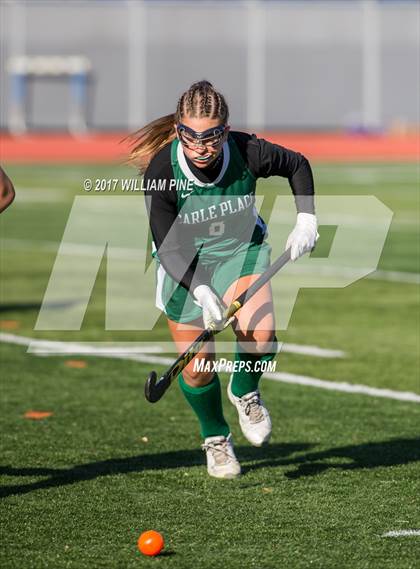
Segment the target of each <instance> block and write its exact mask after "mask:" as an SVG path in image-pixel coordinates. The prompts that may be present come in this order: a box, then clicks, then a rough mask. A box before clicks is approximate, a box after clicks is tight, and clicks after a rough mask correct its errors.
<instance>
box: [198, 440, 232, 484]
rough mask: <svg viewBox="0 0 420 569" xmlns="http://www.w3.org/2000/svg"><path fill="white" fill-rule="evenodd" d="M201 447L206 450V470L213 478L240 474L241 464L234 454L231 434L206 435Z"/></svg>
mask: <svg viewBox="0 0 420 569" xmlns="http://www.w3.org/2000/svg"><path fill="white" fill-rule="evenodd" d="M201 448H202V449H203V450H205V451H206V456H207V472H208V473H209V474H210V476H214V477H215V478H236V477H237V476H239V475H240V474H241V465H240V464H239V462H238V459H237V458H236V456H235V452H234V450H233V444H232V435H231V434H230V433H229V435H228V436H227V437H223V436H217V437H207V438H206V439H204V444H203V445H201Z"/></svg>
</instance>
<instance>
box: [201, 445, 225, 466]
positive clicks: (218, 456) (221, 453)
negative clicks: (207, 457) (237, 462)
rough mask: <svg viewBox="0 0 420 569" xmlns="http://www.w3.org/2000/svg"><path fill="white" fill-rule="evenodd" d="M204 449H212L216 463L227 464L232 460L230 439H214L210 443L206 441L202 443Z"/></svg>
mask: <svg viewBox="0 0 420 569" xmlns="http://www.w3.org/2000/svg"><path fill="white" fill-rule="evenodd" d="M201 448H202V449H203V450H204V451H210V452H211V453H212V455H213V458H214V462H215V463H216V464H226V463H228V462H229V461H230V460H232V457H231V455H230V454H229V443H228V441H214V442H210V443H204V444H202V445H201Z"/></svg>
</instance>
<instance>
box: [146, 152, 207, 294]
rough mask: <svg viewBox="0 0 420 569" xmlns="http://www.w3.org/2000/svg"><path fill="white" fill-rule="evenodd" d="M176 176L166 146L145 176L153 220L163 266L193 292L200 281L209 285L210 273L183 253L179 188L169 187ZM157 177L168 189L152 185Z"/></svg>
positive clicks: (157, 247)
mask: <svg viewBox="0 0 420 569" xmlns="http://www.w3.org/2000/svg"><path fill="white" fill-rule="evenodd" d="M172 178H173V171H172V165H171V162H170V148H169V147H166V148H164V149H163V150H162V151H161V152H159V154H158V155H157V156H156V157H155V158H154V159H153V160H152V162H151V163H150V165H149V167H148V168H147V170H146V172H145V174H144V178H143V187H144V188H145V196H146V205H147V211H148V215H149V224H150V229H151V232H152V237H153V242H154V245H155V247H156V250H157V254H158V257H159V260H160V262H161V263H162V266H163V268H164V269H165V270H166V272H167V273H168V274H169V275H170V276H171V277H172V278H173V279H174V280H175V281H176V282H178V283H180V284H181V286H183V287H184V288H186V289H187V290H189V291H191V292H192V291H193V290H194V289H195V288H196V287H197V286H199V285H209V276H208V274H207V272H206V271H205V269H204V267H202V265H200V263H199V262H198V261H197V259H195V260H194V261H193V262H191V261H189V260H187V258H186V257H185V255H184V254H183V251H182V246H181V239H180V235H179V232H180V231H182V226H180V225H179V223H178V220H177V218H178V211H177V195H176V190H174V189H169V183H170V180H171V179H172ZM153 180H156V181H157V180H164V181H165V185H164V188H165V189H163V190H162V189H160V190H158V189H152V190H150V189H148V188H152V187H153V185H152V181H153ZM192 247H193V245H192V244H191V249H192Z"/></svg>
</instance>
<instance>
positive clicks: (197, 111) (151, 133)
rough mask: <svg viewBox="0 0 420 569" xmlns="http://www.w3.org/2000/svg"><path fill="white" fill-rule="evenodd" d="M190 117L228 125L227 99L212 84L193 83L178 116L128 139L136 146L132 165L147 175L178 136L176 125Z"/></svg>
mask: <svg viewBox="0 0 420 569" xmlns="http://www.w3.org/2000/svg"><path fill="white" fill-rule="evenodd" d="M186 116H189V117H194V118H195V117H197V118H202V117H206V118H210V119H219V120H220V122H221V123H223V124H226V123H227V121H228V118H229V108H228V105H227V103H226V100H225V98H224V96H223V95H222V94H221V93H219V92H218V91H216V90H215V88H214V87H213V85H212V84H211V83H210V82H209V81H206V80H203V81H198V82H197V83H193V84H192V85H191V87H190V88H189V89H188V90H187V91H185V92H184V93H183V94H182V95H181V97H180V98H179V101H178V104H177V107H176V111H175V113H173V114H170V115H166V116H164V117H160V118H158V119H156V120H154V121H152V122H150V123H148V124H147V125H145V126H144V127H142V128H141V129H139V130H138V131H136V132H135V133H133V134H132V135H130V136H129V137H128V140H129V141H130V145H131V146H132V148H131V151H130V154H129V157H128V163H130V164H133V165H134V166H136V167H137V168H138V169H139V171H140V173H141V174H143V173H144V172H145V170H146V168H147V166H148V165H149V163H150V161H151V160H152V158H153V157H154V156H155V155H156V154H157V153H158V152H159V150H161V149H162V148H163V147H164V146H166V144H168V143H169V142H172V140H174V138H175V137H176V132H175V127H174V124H175V123H180V122H182V119H183V118H184V117H186Z"/></svg>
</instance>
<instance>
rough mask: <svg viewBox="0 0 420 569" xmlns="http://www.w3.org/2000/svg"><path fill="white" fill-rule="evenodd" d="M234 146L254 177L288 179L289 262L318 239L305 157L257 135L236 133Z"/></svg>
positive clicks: (310, 183) (312, 193) (311, 184)
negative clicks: (292, 215)
mask: <svg viewBox="0 0 420 569" xmlns="http://www.w3.org/2000/svg"><path fill="white" fill-rule="evenodd" d="M236 135H237V142H238V146H239V147H240V149H241V147H242V155H243V156H244V158H245V160H246V162H247V164H248V167H249V169H250V171H251V172H252V173H253V175H254V176H255V177H256V178H268V177H270V176H282V177H284V178H287V179H288V180H289V184H290V187H291V189H292V192H293V194H294V196H295V203H296V210H297V220H296V225H295V227H294V229H293V231H292V232H291V233H290V235H289V237H288V239H287V242H286V249H288V248H289V247H290V249H291V253H290V258H291V259H292V261H295V260H296V259H298V258H299V257H300V256H301V255H303V254H304V253H308V252H309V251H311V250H312V249H313V248H314V247H315V244H316V242H317V240H318V238H319V235H318V231H317V229H318V222H317V219H316V216H315V205H314V194H315V191H314V179H313V175H312V169H311V166H310V164H309V162H308V160H307V159H306V158H305V156H303V155H302V154H300V153H299V152H294V151H293V150H290V149H288V148H285V147H283V146H279V145H278V144H273V143H271V142H268V141H267V140H264V139H263V138H257V137H256V136H255V135H249V134H245V133H236Z"/></svg>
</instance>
